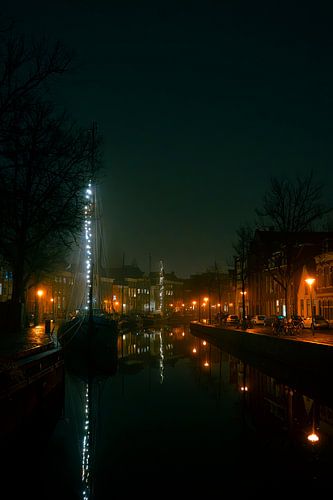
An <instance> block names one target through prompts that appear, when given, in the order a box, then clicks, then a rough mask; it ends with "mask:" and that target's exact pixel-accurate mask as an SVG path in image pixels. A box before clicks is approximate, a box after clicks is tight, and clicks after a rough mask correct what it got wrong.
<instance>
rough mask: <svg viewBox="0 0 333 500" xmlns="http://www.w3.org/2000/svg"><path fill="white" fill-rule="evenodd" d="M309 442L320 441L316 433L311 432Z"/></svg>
mask: <svg viewBox="0 0 333 500" xmlns="http://www.w3.org/2000/svg"><path fill="white" fill-rule="evenodd" d="M308 440H309V441H310V442H311V443H317V442H318V441H319V436H318V434H316V433H315V432H313V431H312V432H311V434H309V435H308Z"/></svg>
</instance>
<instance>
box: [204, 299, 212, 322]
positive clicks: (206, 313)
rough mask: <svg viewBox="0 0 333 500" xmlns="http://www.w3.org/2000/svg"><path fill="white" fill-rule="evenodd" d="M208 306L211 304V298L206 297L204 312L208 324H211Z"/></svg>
mask: <svg viewBox="0 0 333 500" xmlns="http://www.w3.org/2000/svg"><path fill="white" fill-rule="evenodd" d="M207 304H208V307H209V306H210V304H209V298H208V297H204V299H203V304H202V305H203V306H204V311H205V316H206V323H209V312H206V311H207V309H206V308H207Z"/></svg>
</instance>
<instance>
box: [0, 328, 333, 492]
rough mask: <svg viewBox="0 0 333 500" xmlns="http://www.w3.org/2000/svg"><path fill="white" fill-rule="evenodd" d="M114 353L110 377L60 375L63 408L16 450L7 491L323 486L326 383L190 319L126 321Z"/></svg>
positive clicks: (331, 461)
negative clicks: (283, 367)
mask: <svg viewBox="0 0 333 500" xmlns="http://www.w3.org/2000/svg"><path fill="white" fill-rule="evenodd" d="M118 359H119V361H118V367H117V371H116V373H115V375H113V376H111V377H109V378H99V379H94V380H92V381H90V383H89V384H87V381H84V380H82V379H80V378H77V377H75V376H74V375H72V374H67V375H66V391H65V395H66V398H65V399H66V400H65V406H64V415H63V418H61V419H60V420H59V422H58V423H57V425H56V427H55V429H54V432H53V433H52V436H51V438H50V439H48V440H46V439H44V441H42V443H38V445H37V444H36V445H35V446H31V447H30V449H29V450H27V449H26V450H25V452H23V453H21V454H20V456H19V457H18V460H17V465H16V467H17V470H16V471H15V477H17V478H18V480H17V481H18V482H17V483H16V484H12V489H11V491H12V496H9V495H8V496H7V497H6V498H16V496H15V495H17V496H18V491H19V490H21V489H23V491H24V495H25V496H30V497H32V498H44V499H51V498H52V499H53V498H63V499H80V498H82V499H84V498H95V499H111V498H118V497H120V496H121V497H123V496H125V497H127V496H129V495H144V497H146V498H156V497H160V496H162V497H163V498H164V497H166V496H168V497H171V495H172V496H177V495H193V494H199V493H200V494H205V495H210V494H213V493H214V494H216V493H218V494H219V495H221V497H223V496H225V495H227V494H228V495H230V494H232V495H238V494H240V493H243V494H246V495H247V496H249V497H250V498H252V497H258V496H260V497H262V498H263V497H265V498H266V497H267V496H271V495H274V494H276V493H279V494H286V495H287V494H289V493H291V492H293V493H295V494H298V493H299V494H301V492H303V493H302V496H305V497H307V495H309V494H310V493H311V496H313V494H314V493H318V492H319V491H321V490H323V491H324V489H325V488H327V487H328V486H330V484H331V483H330V482H331V476H332V473H333V468H332V467H333V448H332V444H333V443H332V441H333V425H332V424H333V411H332V408H331V407H330V406H328V403H327V401H323V398H322V395H321V399H320V400H319V399H317V398H316V397H315V396H314V395H313V393H311V397H309V395H308V394H306V391H305V390H304V389H302V391H299V389H298V388H295V387H293V386H292V385H290V386H289V385H286V384H285V383H283V384H282V383H280V382H279V380H278V379H275V378H273V377H272V376H271V375H270V376H268V375H265V373H263V372H260V371H258V370H257V369H256V368H255V367H254V366H251V364H249V363H248V361H247V360H244V359H243V360H240V359H237V358H235V357H234V356H232V355H231V354H228V353H227V352H223V351H221V350H220V349H219V348H216V347H214V346H211V345H210V344H209V343H207V342H206V343H205V341H204V340H203V339H200V338H198V337H194V336H192V335H191V334H190V333H189V330H188V328H186V327H175V328H163V329H157V330H151V331H150V332H139V333H135V332H133V333H124V335H123V336H122V337H120V338H119V343H118ZM87 397H89V401H87ZM329 400H330V399H329V398H328V401H329ZM85 412H86V413H85ZM85 426H86V429H85ZM88 430H89V431H90V434H89V435H87V432H88ZM312 431H315V432H316V433H317V434H318V436H319V441H318V442H317V443H315V444H312V443H311V442H309V440H308V439H307V436H308V434H310V433H311V432H312ZM85 435H86V438H87V439H86V445H87V446H86V449H85V452H83V441H84V436H85ZM27 457H29V458H27ZM83 462H84V464H85V466H84V467H83V465H82V464H83ZM82 471H84V474H82ZM19 478H20V479H19ZM22 487H23V488H22ZM84 491H86V494H84V493H83V492H84Z"/></svg>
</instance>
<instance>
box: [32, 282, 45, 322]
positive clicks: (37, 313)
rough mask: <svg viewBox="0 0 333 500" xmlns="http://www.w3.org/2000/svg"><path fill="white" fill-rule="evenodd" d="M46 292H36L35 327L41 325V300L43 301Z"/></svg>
mask: <svg viewBox="0 0 333 500" xmlns="http://www.w3.org/2000/svg"><path fill="white" fill-rule="evenodd" d="M43 294H44V292H43V290H41V289H39V290H37V292H36V297H35V321H34V325H35V326H37V325H38V323H39V313H40V311H39V300H40V299H41V297H42V296H43Z"/></svg>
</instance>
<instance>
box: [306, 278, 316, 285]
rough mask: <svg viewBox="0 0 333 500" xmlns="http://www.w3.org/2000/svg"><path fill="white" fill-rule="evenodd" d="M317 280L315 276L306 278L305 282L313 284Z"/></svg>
mask: <svg viewBox="0 0 333 500" xmlns="http://www.w3.org/2000/svg"><path fill="white" fill-rule="evenodd" d="M315 281H316V280H315V278H306V280H305V282H306V283H307V284H308V285H309V286H311V285H313V283H314V282H315Z"/></svg>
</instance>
